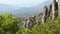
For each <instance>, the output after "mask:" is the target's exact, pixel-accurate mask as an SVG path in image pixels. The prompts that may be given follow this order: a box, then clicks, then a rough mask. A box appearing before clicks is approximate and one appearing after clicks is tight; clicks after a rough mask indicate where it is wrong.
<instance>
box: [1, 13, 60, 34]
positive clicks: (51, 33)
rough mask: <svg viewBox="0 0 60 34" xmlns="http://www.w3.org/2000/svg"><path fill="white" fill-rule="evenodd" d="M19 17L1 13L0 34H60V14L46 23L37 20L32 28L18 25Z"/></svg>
mask: <svg viewBox="0 0 60 34" xmlns="http://www.w3.org/2000/svg"><path fill="white" fill-rule="evenodd" d="M17 21H18V17H13V16H12V14H0V34H60V16H58V17H57V18H56V19H55V20H47V21H46V23H45V24H42V23H39V22H36V23H35V24H34V25H33V26H32V27H31V28H26V29H22V28H19V26H18V25H17Z"/></svg>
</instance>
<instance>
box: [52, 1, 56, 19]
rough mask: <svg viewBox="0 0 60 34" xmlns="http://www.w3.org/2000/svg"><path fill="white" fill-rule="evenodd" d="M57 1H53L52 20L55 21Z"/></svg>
mask: <svg viewBox="0 0 60 34" xmlns="http://www.w3.org/2000/svg"><path fill="white" fill-rule="evenodd" d="M55 6H56V0H53V1H52V19H55V10H56V7H55Z"/></svg>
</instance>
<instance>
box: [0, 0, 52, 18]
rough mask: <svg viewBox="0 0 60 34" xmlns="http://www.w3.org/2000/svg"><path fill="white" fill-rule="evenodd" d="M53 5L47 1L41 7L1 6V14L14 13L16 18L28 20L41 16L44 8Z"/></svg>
mask: <svg viewBox="0 0 60 34" xmlns="http://www.w3.org/2000/svg"><path fill="white" fill-rule="evenodd" d="M51 3H52V1H49V0H48V1H45V2H43V3H41V4H40V5H37V6H34V7H29V8H26V7H23V8H19V7H17V6H11V5H5V4H0V13H1V14H3V13H12V14H13V15H14V16H21V17H25V18H27V17H28V16H31V15H34V14H39V13H40V12H41V11H42V10H43V7H44V6H48V5H50V4H51Z"/></svg>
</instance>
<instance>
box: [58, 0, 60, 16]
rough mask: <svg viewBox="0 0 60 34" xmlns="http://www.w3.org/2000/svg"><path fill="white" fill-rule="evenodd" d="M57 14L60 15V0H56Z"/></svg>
mask: <svg viewBox="0 0 60 34" xmlns="http://www.w3.org/2000/svg"><path fill="white" fill-rule="evenodd" d="M58 11H59V12H58V15H59V16H60V0H58Z"/></svg>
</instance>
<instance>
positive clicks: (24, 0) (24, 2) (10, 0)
mask: <svg viewBox="0 0 60 34" xmlns="http://www.w3.org/2000/svg"><path fill="white" fill-rule="evenodd" d="M44 1H46V0H0V4H9V5H16V6H21V7H22V6H27V7H29V6H35V5H39V4H40V3H42V2H44Z"/></svg>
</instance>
